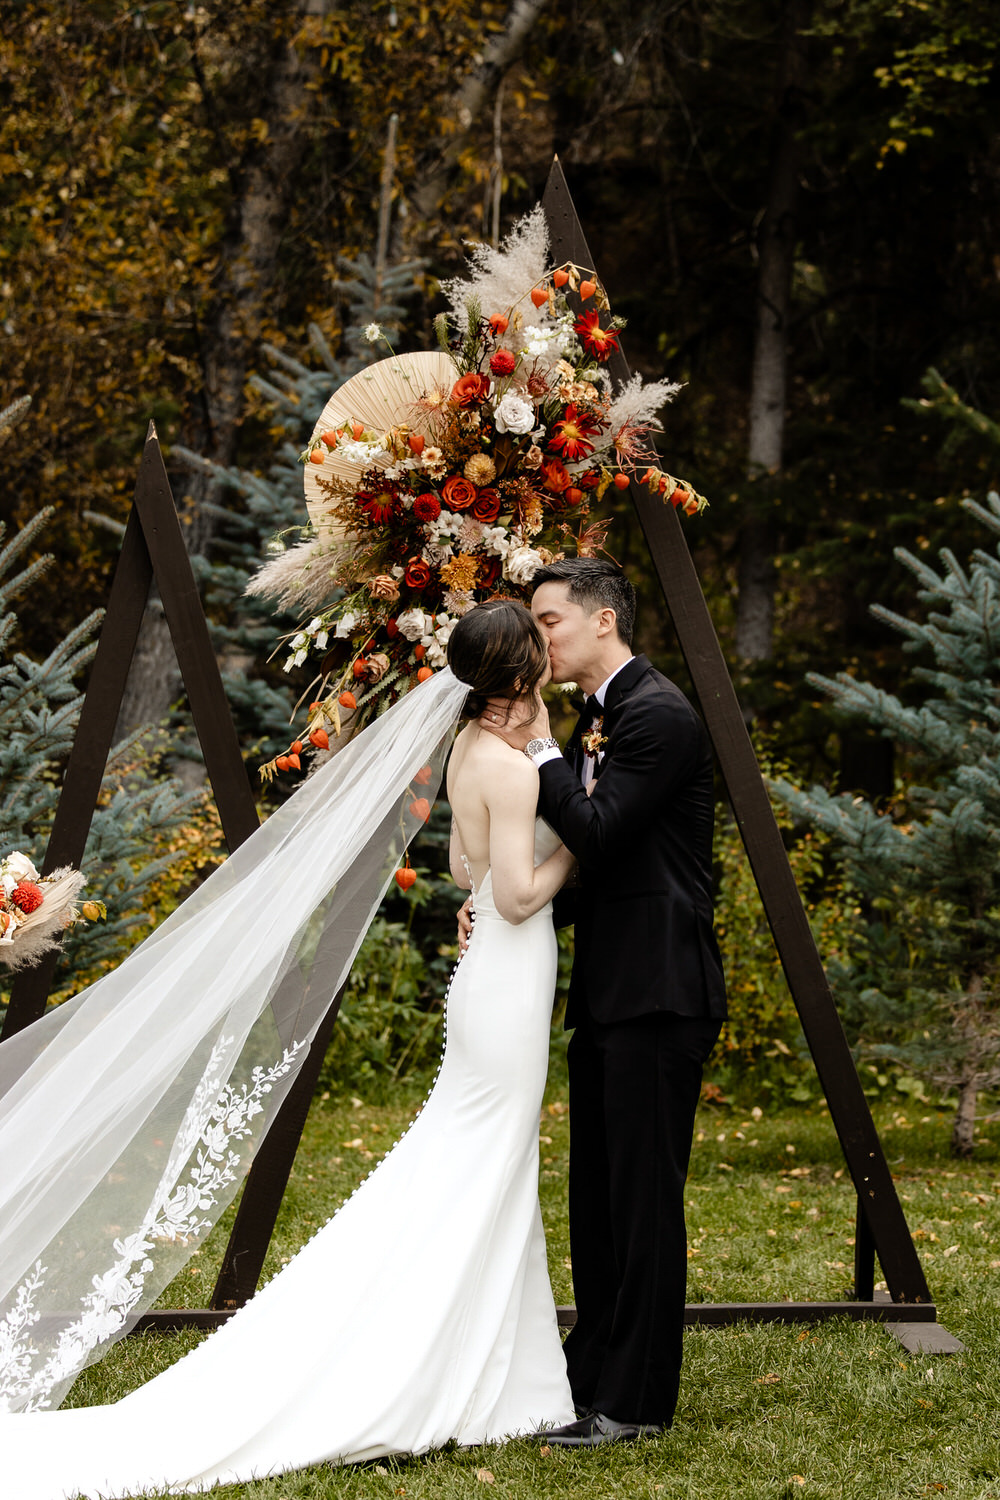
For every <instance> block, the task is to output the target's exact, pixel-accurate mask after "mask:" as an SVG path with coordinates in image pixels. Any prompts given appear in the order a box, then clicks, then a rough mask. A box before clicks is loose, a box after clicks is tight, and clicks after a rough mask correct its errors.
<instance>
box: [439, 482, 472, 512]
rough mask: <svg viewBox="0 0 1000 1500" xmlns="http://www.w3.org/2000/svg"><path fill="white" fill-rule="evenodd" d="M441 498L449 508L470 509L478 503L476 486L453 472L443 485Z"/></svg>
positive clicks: (456, 509) (457, 509)
mask: <svg viewBox="0 0 1000 1500" xmlns="http://www.w3.org/2000/svg"><path fill="white" fill-rule="evenodd" d="M441 499H442V500H443V501H444V503H445V505H446V507H447V508H448V510H454V511H463V510H470V509H471V508H472V506H473V505H475V503H476V486H475V485H474V484H472V483H471V482H470V481H469V480H468V479H465V478H463V477H462V476H461V475H458V474H453V475H452V476H451V478H450V479H446V480H445V482H444V484H443V485H442V486H441Z"/></svg>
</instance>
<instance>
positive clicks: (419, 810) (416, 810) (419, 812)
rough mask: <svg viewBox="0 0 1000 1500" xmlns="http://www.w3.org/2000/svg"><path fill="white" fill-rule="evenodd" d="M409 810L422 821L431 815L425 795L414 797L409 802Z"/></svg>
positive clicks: (425, 820)
mask: <svg viewBox="0 0 1000 1500" xmlns="http://www.w3.org/2000/svg"><path fill="white" fill-rule="evenodd" d="M410 812H411V813H412V814H413V816H414V817H415V818H420V819H421V821H422V822H424V823H426V822H427V819H428V818H429V817H430V815H431V805H430V803H429V802H428V800H427V798H426V797H414V799H413V801H412V802H411V803H410Z"/></svg>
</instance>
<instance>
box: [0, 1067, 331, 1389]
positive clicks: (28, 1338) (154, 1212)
mask: <svg viewBox="0 0 1000 1500" xmlns="http://www.w3.org/2000/svg"><path fill="white" fill-rule="evenodd" d="M306 1045H307V1044H306V1043H305V1042H304V1041H298V1042H296V1043H295V1044H294V1045H293V1046H292V1047H286V1048H285V1049H284V1052H283V1053H282V1056H281V1059H280V1061H278V1062H277V1063H275V1064H274V1065H273V1066H272V1067H270V1068H264V1067H261V1066H257V1067H255V1068H254V1069H253V1071H252V1073H251V1075H250V1078H249V1080H248V1082H247V1083H245V1084H243V1086H242V1087H241V1088H234V1087H233V1086H232V1085H231V1084H229V1083H227V1084H225V1085H223V1084H222V1082H221V1079H222V1076H223V1065H224V1061H225V1060H226V1059H227V1058H228V1057H229V1055H230V1053H231V1050H232V1047H233V1039H232V1038H231V1037H220V1039H219V1040H218V1041H217V1042H216V1044H215V1046H214V1047H213V1049H212V1054H211V1056H210V1058H209V1060H208V1063H207V1065H206V1068H205V1071H204V1073H203V1075H202V1078H201V1080H200V1082H199V1084H198V1087H197V1089H196V1090H195V1093H194V1096H193V1097H192V1100H191V1103H190V1104H189V1106H188V1108H187V1111H186V1113H185V1116H184V1120H183V1121H182V1123H181V1127H180V1129H179V1131H178V1132H177V1136H176V1138H175V1140H174V1144H173V1147H172V1148H171V1152H170V1157H169V1160H168V1162H167V1165H166V1168H165V1169H164V1172H163V1176H162V1177H161V1179H160V1185H159V1188H158V1190H157V1192H156V1193H155V1195H154V1197H153V1200H152V1202H151V1204H150V1206H149V1209H148V1211H147V1213H146V1215H145V1217H144V1219H143V1221H142V1223H141V1224H140V1226H139V1228H138V1229H137V1230H136V1231H135V1233H134V1234H130V1235H127V1236H126V1237H125V1238H124V1239H116V1240H114V1241H113V1242H112V1249H113V1250H114V1252H115V1255H116V1257H117V1258H116V1259H115V1260H114V1261H113V1263H112V1264H111V1265H110V1266H109V1267H108V1269H107V1271H105V1272H104V1273H103V1274H101V1275H99V1276H95V1277H93V1279H92V1282H91V1285H92V1286H93V1291H92V1292H89V1293H88V1294H87V1296H86V1297H85V1298H84V1299H83V1301H82V1310H81V1313H80V1315H79V1317H77V1318H76V1319H74V1321H73V1322H72V1323H70V1324H68V1325H67V1326H66V1327H65V1328H64V1329H63V1330H62V1332H61V1333H60V1335H59V1338H58V1342H57V1343H56V1346H55V1349H54V1350H53V1351H52V1352H51V1353H50V1354H49V1355H47V1356H43V1355H42V1354H41V1353H40V1351H39V1350H38V1348H37V1347H36V1346H35V1344H34V1343H33V1341H32V1329H33V1328H34V1326H35V1325H36V1324H37V1323H38V1321H39V1319H40V1317H41V1313H40V1312H39V1311H38V1310H37V1309H36V1306H35V1302H36V1298H37V1297H38V1295H39V1292H40V1291H41V1289H42V1288H43V1286H44V1285H45V1275H46V1271H47V1267H45V1266H43V1265H42V1262H41V1261H40V1260H39V1261H37V1262H36V1263H35V1265H34V1267H33V1268H32V1270H31V1271H30V1272H29V1273H28V1275H27V1276H26V1277H25V1278H24V1280H23V1281H22V1282H21V1285H20V1286H19V1287H18V1288H17V1291H16V1293H15V1294H14V1302H13V1306H12V1307H11V1308H10V1309H9V1310H8V1312H7V1315H6V1317H5V1318H4V1319H3V1321H2V1322H0V1411H40V1410H42V1409H43V1408H45V1407H47V1406H49V1405H50V1404H51V1401H50V1392H51V1391H52V1389H53V1387H54V1386H56V1385H58V1384H59V1383H60V1382H62V1381H64V1380H66V1379H68V1378H69V1377H71V1376H73V1375H75V1374H76V1373H77V1372H78V1371H79V1370H81V1369H82V1368H83V1366H84V1365H85V1364H86V1363H87V1362H88V1357H89V1356H90V1355H91V1354H92V1352H93V1350H94V1349H96V1348H97V1347H98V1345H100V1344H102V1343H105V1342H107V1341H108V1340H110V1339H112V1338H113V1337H114V1336H115V1335H116V1334H118V1333H119V1332H120V1331H121V1329H122V1328H123V1327H124V1325H125V1323H126V1322H127V1320H128V1317H129V1314H130V1313H131V1312H132V1310H133V1309H134V1308H135V1306H136V1304H137V1302H138V1301H139V1299H140V1297H141V1296H142V1293H143V1288H144V1286H145V1279H146V1277H147V1275H148V1274H149V1272H150V1271H152V1270H153V1269H154V1265H155V1263H154V1261H153V1260H152V1259H151V1258H150V1252H151V1251H154V1250H155V1246H156V1242H157V1241H160V1242H169V1243H173V1244H177V1243H181V1244H184V1245H187V1244H189V1243H193V1242H196V1241H197V1239H198V1238H199V1236H200V1235H201V1234H202V1233H203V1232H204V1231H205V1230H206V1229H207V1228H210V1227H211V1225H212V1223H213V1222H214V1221H213V1219H211V1218H209V1217H206V1216H205V1211H206V1210H207V1209H209V1208H211V1207H212V1205H213V1204H214V1203H215V1202H216V1201H217V1199H218V1197H219V1194H220V1193H221V1192H222V1191H223V1190H224V1189H225V1188H227V1187H231V1186H232V1184H233V1183H234V1182H235V1181H236V1179H237V1176H238V1175H239V1174H238V1169H239V1166H240V1161H241V1155H240V1152H238V1151H234V1150H233V1143H234V1142H237V1141H241V1140H244V1139H245V1138H246V1137H247V1136H248V1135H250V1133H251V1125H250V1122H251V1121H252V1120H253V1119H254V1118H255V1117H256V1116H257V1115H259V1114H261V1113H263V1110H264V1105H263V1103H262V1102H261V1101H262V1099H263V1097H264V1095H266V1094H269V1093H270V1092H271V1090H272V1089H273V1087H274V1085H275V1083H276V1082H277V1081H278V1079H280V1078H282V1077H284V1076H285V1074H286V1073H288V1072H289V1070H290V1069H291V1067H292V1066H293V1063H294V1060H295V1057H296V1055H297V1054H298V1052H299V1051H300V1050H301V1049H302V1048H303V1047H305V1046H306ZM192 1152H193V1153H194V1160H193V1161H192V1163H191V1167H190V1169H189V1171H188V1174H187V1180H186V1181H184V1182H179V1181H178V1180H177V1179H178V1177H179V1176H180V1173H181V1171H182V1169H183V1167H184V1164H185V1163H186V1162H187V1161H189V1160H190V1158H191V1156H192ZM43 1357H44V1363H43V1364H41V1366H40V1367H37V1368H36V1367H35V1366H36V1362H37V1361H38V1360H40V1359H42V1358H43Z"/></svg>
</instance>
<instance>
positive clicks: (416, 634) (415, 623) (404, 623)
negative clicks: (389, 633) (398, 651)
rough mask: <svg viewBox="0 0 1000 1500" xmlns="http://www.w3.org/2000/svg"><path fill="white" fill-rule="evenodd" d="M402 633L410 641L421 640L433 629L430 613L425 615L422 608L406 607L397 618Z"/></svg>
mask: <svg viewBox="0 0 1000 1500" xmlns="http://www.w3.org/2000/svg"><path fill="white" fill-rule="evenodd" d="M396 624H397V625H398V626H399V630H400V634H401V635H404V636H405V637H406V639H407V640H408V641H419V640H420V638H421V636H425V635H427V634H428V632H429V631H430V630H431V629H432V621H431V618H430V615H425V614H424V612H423V610H422V609H404V611H403V613H402V614H401V615H398V616H397V618H396Z"/></svg>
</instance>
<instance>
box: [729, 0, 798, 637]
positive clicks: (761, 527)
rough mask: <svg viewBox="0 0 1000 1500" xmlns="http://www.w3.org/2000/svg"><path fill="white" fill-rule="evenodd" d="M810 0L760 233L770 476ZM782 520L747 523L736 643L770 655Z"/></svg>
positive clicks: (762, 413)
mask: <svg viewBox="0 0 1000 1500" xmlns="http://www.w3.org/2000/svg"><path fill="white" fill-rule="evenodd" d="M805 9H806V6H805V0H788V3H787V4H786V6H785V12H784V17H783V22H782V39H781V55H780V60H779V65H778V87H777V122H776V128H775V136H774V144H773V147H772V154H771V168H770V173H769V180H768V190H767V204H766V207H765V210H764V216H763V219H762V220H761V224H760V229H759V232H758V236H757V253H758V273H757V322H756V332H755V335H754V351H753V373H752V376H751V384H750V440H749V449H748V453H747V472H748V474H749V476H750V478H751V479H764V478H766V476H768V475H774V474H778V473H779V472H780V471H781V465H782V458H783V451H784V438H785V405H786V383H787V369H788V322H789V313H790V308H791V295H792V269H793V266H794V262H795V208H796V202H797V198H798V160H797V158H798V150H797V141H796V131H797V128H798V124H799V119H800V116H801V98H802V84H803V81H804V76H805V44H804V40H803V37H802V34H801V31H802V27H803V24H804V21H805ZM774 530H775V529H774V525H773V522H772V520H771V518H770V516H769V515H768V514H767V513H766V512H761V511H758V512H757V513H756V514H755V513H754V508H753V506H752V503H751V511H750V514H749V515H748V517H747V519H746V521H745V522H744V524H743V527H742V529H741V531H740V539H739V549H740V564H739V599H738V603H737V610H736V651H737V654H738V655H739V656H741V657H743V658H744V659H745V660H748V661H765V660H767V659H768V658H769V657H770V656H771V655H772V654H773V650H774V642H773V630H774V565H773V560H772V559H773V554H774V546H775V534H774Z"/></svg>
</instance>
